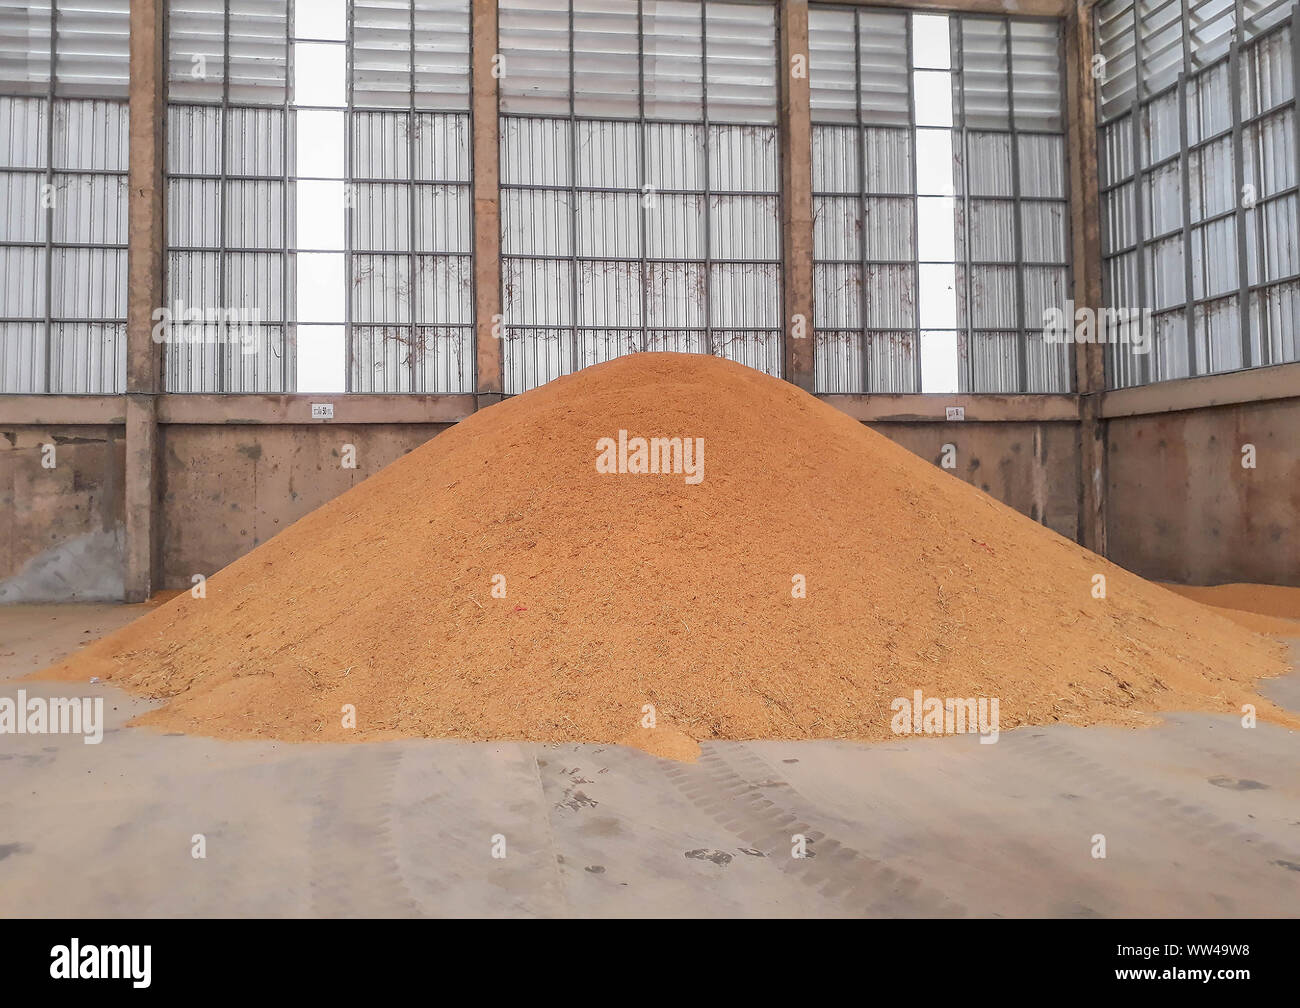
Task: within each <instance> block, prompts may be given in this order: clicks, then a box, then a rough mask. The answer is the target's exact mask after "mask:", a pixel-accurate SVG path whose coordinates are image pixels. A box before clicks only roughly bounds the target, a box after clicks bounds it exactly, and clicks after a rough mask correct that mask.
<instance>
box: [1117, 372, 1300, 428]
mask: <svg viewBox="0 0 1300 1008" xmlns="http://www.w3.org/2000/svg"><path fill="white" fill-rule="evenodd" d="M1100 399H1101V416H1102V417H1104V418H1106V419H1113V418H1115V417H1130V416H1145V415H1147V414H1151V413H1178V412H1182V411H1185V410H1194V409H1208V408H1211V407H1214V406H1237V405H1240V404H1242V403H1257V402H1274V401H1278V400H1283V399H1300V364H1276V365H1274V366H1272V367H1262V368H1251V369H1250V370H1247V371H1231V372H1229V373H1227V374H1217V375H1202V376H1200V377H1199V378H1180V379H1178V380H1176V381H1163V382H1153V383H1152V384H1150V385H1142V386H1139V387H1137V388H1127V389H1116V390H1115V391H1113V392H1106V393H1104V394H1103V395H1102V396H1100Z"/></svg>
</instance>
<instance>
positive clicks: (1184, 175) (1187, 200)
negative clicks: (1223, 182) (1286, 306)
mask: <svg viewBox="0 0 1300 1008" xmlns="http://www.w3.org/2000/svg"><path fill="white" fill-rule="evenodd" d="M1184 3H1186V0H1184ZM1188 134H1189V128H1188V122H1187V71H1186V70H1184V71H1183V72H1182V73H1180V74H1179V75H1178V166H1179V169H1180V172H1181V179H1182V185H1181V188H1182V192H1183V297H1184V299H1185V301H1184V305H1183V320H1184V321H1183V325H1184V327H1185V328H1186V329H1187V333H1186V336H1187V376H1188V377H1189V378H1190V377H1192V376H1193V375H1195V374H1196V304H1195V298H1194V296H1193V294H1192V289H1193V279H1194V277H1193V274H1192V172H1191V157H1190V155H1189V153H1188V149H1187V148H1188ZM1148 335H1149V334H1148Z"/></svg>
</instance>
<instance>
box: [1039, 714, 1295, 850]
mask: <svg viewBox="0 0 1300 1008" xmlns="http://www.w3.org/2000/svg"><path fill="white" fill-rule="evenodd" d="M1026 743H1027V745H1026V748H1027V750H1029V751H1031V752H1033V753H1034V754H1035V755H1036V756H1037V757H1039V758H1041V759H1044V760H1046V761H1048V762H1050V763H1052V764H1054V765H1055V766H1056V767H1057V768H1058V769H1057V770H1056V777H1055V778H1054V779H1056V780H1059V781H1068V780H1076V781H1084V782H1086V783H1087V784H1088V785H1089V788H1088V789H1087V791H1088V793H1090V794H1091V795H1093V796H1094V797H1096V798H1099V799H1101V800H1103V801H1108V802H1111V803H1113V804H1114V805H1116V806H1119V807H1126V808H1128V809H1131V810H1133V811H1134V812H1136V813H1137V815H1138V818H1139V819H1149V818H1150V817H1151V816H1152V814H1153V813H1158V814H1160V815H1161V816H1163V817H1164V819H1165V821H1166V822H1168V823H1169V824H1170V825H1171V826H1175V827H1179V828H1180V837H1181V839H1184V840H1188V841H1191V842H1192V843H1194V844H1197V845H1199V846H1201V847H1203V848H1204V849H1206V850H1208V851H1210V852H1211V853H1217V854H1224V855H1229V856H1236V857H1239V856H1240V855H1241V853H1242V851H1243V850H1246V851H1252V852H1254V853H1256V854H1258V855H1259V856H1260V858H1261V859H1262V860H1264V861H1266V862H1268V863H1270V864H1273V865H1278V863H1279V862H1283V861H1285V862H1290V863H1300V852H1297V851H1295V850H1288V849H1286V848H1284V847H1279V846H1278V845H1277V844H1275V843H1273V842H1272V841H1271V840H1269V839H1268V838H1267V837H1264V836H1263V835H1261V834H1259V833H1256V832H1254V831H1253V830H1248V829H1243V828H1242V827H1240V826H1238V825H1236V824H1235V823H1231V822H1228V821H1227V820H1226V819H1220V818H1219V817H1218V816H1216V815H1215V814H1214V813H1213V812H1211V811H1210V810H1209V809H1207V808H1205V807H1204V806H1202V805H1200V804H1198V803H1196V802H1195V801H1188V800H1185V799H1183V798H1179V797H1176V796H1174V795H1171V794H1169V793H1167V792H1163V791H1159V790H1157V789H1156V788H1153V787H1150V786H1149V785H1146V784H1142V783H1139V782H1138V781H1135V780H1133V779H1131V778H1129V777H1127V776H1125V775H1124V774H1122V773H1120V772H1119V771H1116V770H1112V769H1110V768H1109V767H1106V766H1103V765H1102V764H1101V763H1098V762H1097V761H1096V760H1094V759H1092V758H1091V757H1090V756H1087V755H1085V754H1084V753H1081V752H1079V751H1078V750H1077V749H1072V748H1070V747H1069V746H1067V745H1065V744H1064V743H1062V742H1059V741H1053V740H1050V739H1048V738H1047V737H1046V736H1033V735H1031V736H1029V737H1028V738H1027V740H1026Z"/></svg>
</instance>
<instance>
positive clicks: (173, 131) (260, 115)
mask: <svg viewBox="0 0 1300 1008" xmlns="http://www.w3.org/2000/svg"><path fill="white" fill-rule="evenodd" d="M167 16H168V22H167V23H168V40H167V53H168V76H167V89H168V110H167V113H168V114H167V164H166V171H167V288H166V289H167V297H168V305H167V306H166V307H167V308H168V309H170V310H171V311H172V312H173V318H174V319H175V321H176V322H178V323H180V324H179V325H176V326H175V327H174V328H173V329H172V331H171V332H170V334H168V335H167V339H166V343H165V346H164V350H163V387H164V388H165V389H166V390H167V391H169V392H287V391H292V390H293V389H294V388H295V384H294V376H295V360H294V350H295V340H294V329H293V324H294V321H295V311H294V306H295V284H294V279H293V270H294V256H293V252H292V247H293V235H294V233H295V229H296V221H295V216H294V215H295V207H294V189H293V185H292V183H291V181H290V176H292V175H293V174H294V168H293V166H294V162H295V141H296V133H297V131H296V129H295V128H294V127H295V123H294V116H293V112H292V110H291V108H290V98H291V95H290V88H289V81H290V73H291V70H290V56H289V48H290V42H289V39H290V34H289V33H290V5H289V2H288V0H229V3H227V2H226V0H170V2H169V4H168V11H167ZM232 25H234V26H235V27H234V28H233V32H234V34H232V33H231V32H232V28H231V26H232ZM227 311H236V312H248V313H249V314H248V316H247V317H246V318H245V319H244V321H246V322H249V323H251V324H249V325H245V326H240V327H239V328H232V327H231V326H229V325H223V324H222V322H221V315H220V313H223V312H227Z"/></svg>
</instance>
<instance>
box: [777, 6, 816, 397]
mask: <svg viewBox="0 0 1300 1008" xmlns="http://www.w3.org/2000/svg"><path fill="white" fill-rule="evenodd" d="M778 35H779V36H780V43H781V68H780V71H779V75H778V76H779V79H780V82H781V83H780V95H781V114H780V117H779V122H780V129H779V137H780V139H779V146H780V157H781V242H782V258H783V260H784V263H785V268H784V275H783V277H782V286H783V297H782V302H783V305H784V314H785V332H784V334H783V345H784V357H785V360H784V365H785V378H786V380H787V381H790V382H793V383H794V384H795V385H798V386H799V387H800V388H802V389H803V390H804V391H806V392H812V391H813V383H814V375H813V266H812V264H813V206H812V203H813V201H812V106H811V96H810V93H809V86H808V0H781V6H780V24H779V30H778Z"/></svg>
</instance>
